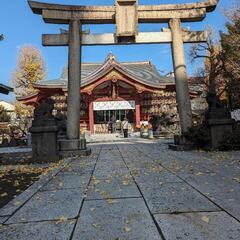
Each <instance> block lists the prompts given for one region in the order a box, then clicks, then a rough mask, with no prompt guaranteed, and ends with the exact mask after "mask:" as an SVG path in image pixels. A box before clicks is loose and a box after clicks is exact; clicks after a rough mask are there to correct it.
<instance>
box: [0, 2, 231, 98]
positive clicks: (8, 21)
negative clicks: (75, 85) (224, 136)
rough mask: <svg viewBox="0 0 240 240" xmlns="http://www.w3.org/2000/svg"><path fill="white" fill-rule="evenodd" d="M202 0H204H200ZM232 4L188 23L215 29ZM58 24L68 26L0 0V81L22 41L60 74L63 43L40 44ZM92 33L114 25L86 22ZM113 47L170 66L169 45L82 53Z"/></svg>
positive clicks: (95, 57)
mask: <svg viewBox="0 0 240 240" xmlns="http://www.w3.org/2000/svg"><path fill="white" fill-rule="evenodd" d="M202 1H203V0H202ZM42 2H49V3H61V4H76V5H77V4H78V5H113V4H114V2H115V0H42ZM189 2H197V1H196V0H173V1H171V0H139V4H166V3H189ZM230 6H231V0H220V3H219V5H218V7H217V9H216V10H215V12H213V13H209V14H208V16H207V18H206V19H205V20H204V21H203V22H200V23H188V24H184V26H189V27H190V28H191V30H203V29H204V28H206V26H207V25H212V26H214V28H215V30H216V32H219V30H223V29H224V24H225V18H224V16H223V14H222V11H223V9H226V8H227V7H230ZM162 27H166V25H164V24H144V25H140V27H139V29H140V31H159V30H160V29H161V28H162ZM59 28H67V26H65V25H63V26H61V25H55V24H45V23H44V22H43V20H42V18H41V16H40V15H35V14H33V13H32V11H31V9H30V8H29V6H28V4H27V0H1V8H0V33H3V34H4V36H5V39H4V41H2V42H0V82H1V83H4V84H9V80H10V78H11V73H12V71H13V69H14V68H15V66H16V55H17V51H18V49H19V48H20V47H21V46H22V45H24V44H31V45H35V46H37V47H38V48H39V49H40V50H41V52H42V54H43V57H44V59H45V61H46V65H47V71H48V75H47V78H48V79H54V78H57V77H59V75H60V73H61V70H62V68H63V66H64V65H65V64H66V63H67V48H66V47H42V45H41V34H43V33H58V32H59ZM89 28H90V30H91V32H92V33H103V32H114V29H115V26H114V25H97V26H96V25H91V26H88V25H85V26H84V29H89ZM188 49H189V46H188V45H185V52H186V63H187V70H188V74H189V75H192V74H193V73H194V72H195V69H196V64H195V65H192V64H191V63H190V61H189V59H188V56H187V53H188ZM110 51H112V52H113V53H114V54H115V55H116V57H117V59H118V60H119V61H143V60H151V61H152V62H153V63H154V64H155V65H156V66H157V68H158V69H159V70H160V71H162V72H163V73H167V72H169V71H171V70H172V57H171V49H170V45H140V46H139V45H131V46H101V47H100V46H98V47H84V48H83V52H82V57H83V61H84V62H103V61H104V59H105V57H106V56H107V54H108V53H109V52H110ZM0 99H6V100H12V99H14V96H13V94H11V95H9V96H3V95H2V96H0Z"/></svg>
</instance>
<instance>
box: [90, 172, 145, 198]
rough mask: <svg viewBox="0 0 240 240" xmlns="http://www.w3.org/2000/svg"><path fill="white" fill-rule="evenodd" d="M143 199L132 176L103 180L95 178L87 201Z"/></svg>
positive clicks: (91, 183)
mask: <svg viewBox="0 0 240 240" xmlns="http://www.w3.org/2000/svg"><path fill="white" fill-rule="evenodd" d="M130 197H141V194H140V192H139V190H138V188H137V186H136V184H135V182H134V181H133V179H132V177H131V175H124V176H122V177H117V178H112V179H111V178H110V179H101V180H98V179H97V178H94V179H92V180H91V182H90V186H89V188H88V193H87V199H106V198H130Z"/></svg>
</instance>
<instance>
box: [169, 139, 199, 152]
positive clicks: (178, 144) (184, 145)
mask: <svg viewBox="0 0 240 240" xmlns="http://www.w3.org/2000/svg"><path fill="white" fill-rule="evenodd" d="M169 149H171V150H174V151H189V150H194V149H197V146H196V145H194V144H193V143H192V142H190V141H188V140H187V139H186V137H184V136H182V135H175V136H174V144H169Z"/></svg>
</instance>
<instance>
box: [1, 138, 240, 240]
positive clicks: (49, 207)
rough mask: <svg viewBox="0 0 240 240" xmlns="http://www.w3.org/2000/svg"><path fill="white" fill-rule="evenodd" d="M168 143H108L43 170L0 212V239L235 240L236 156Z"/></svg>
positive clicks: (238, 207) (239, 221) (238, 205)
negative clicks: (179, 149) (173, 147)
mask: <svg viewBox="0 0 240 240" xmlns="http://www.w3.org/2000/svg"><path fill="white" fill-rule="evenodd" d="M168 143H169V140H166V139H161V140H155V141H152V140H143V139H139V138H130V139H128V140H126V141H123V139H118V140H116V141H115V140H114V142H113V139H111V142H105V143H91V144H89V146H90V147H91V149H92V154H91V156H89V157H81V158H69V159H64V160H62V161H60V163H58V164H55V165H52V166H51V167H50V166H48V167H49V170H48V171H43V174H42V175H39V174H40V173H39V174H38V176H37V178H39V180H37V179H35V182H34V183H33V184H32V185H30V186H29V187H28V188H27V189H26V190H25V191H24V192H23V193H21V194H20V195H18V196H16V197H15V198H14V199H13V200H12V201H10V202H9V203H8V204H6V205H5V206H3V207H2V208H1V209H0V223H1V227H0V239H1V240H7V239H11V240H15V239H24V240H28V239H29V240H30V239H41V240H42V239H48V240H53V239H57V240H59V239H60V240H67V239H81V240H94V239H96V240H125V239H131V240H132V239H139V240H142V239H147V240H148V239H151V240H155V239H167V240H175V239H176V240H179V239H181V240H182V239H184V240H185V239H189V240H192V239H199V240H205V239H209V240H215V239H216V240H228V239H236V240H238V239H240V184H239V183H240V152H203V151H189V152H175V151H172V150H169V149H168ZM35 167H37V165H36V166H35ZM19 183H20V182H19ZM20 184H21V183H20Z"/></svg>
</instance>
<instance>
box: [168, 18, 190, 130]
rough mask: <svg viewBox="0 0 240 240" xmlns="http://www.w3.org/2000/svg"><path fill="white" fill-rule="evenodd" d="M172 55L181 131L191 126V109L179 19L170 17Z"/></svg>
mask: <svg viewBox="0 0 240 240" xmlns="http://www.w3.org/2000/svg"><path fill="white" fill-rule="evenodd" d="M169 26H170V29H171V32H172V55H173V65H174V73H175V83H176V96H177V107H178V113H179V118H180V125H181V133H184V132H187V130H188V128H190V127H192V124H193V121H192V109H191V102H190V95H189V87H188V78H187V73H186V64H185V58H184V46H183V38H182V28H181V21H180V19H171V20H170V22H169Z"/></svg>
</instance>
